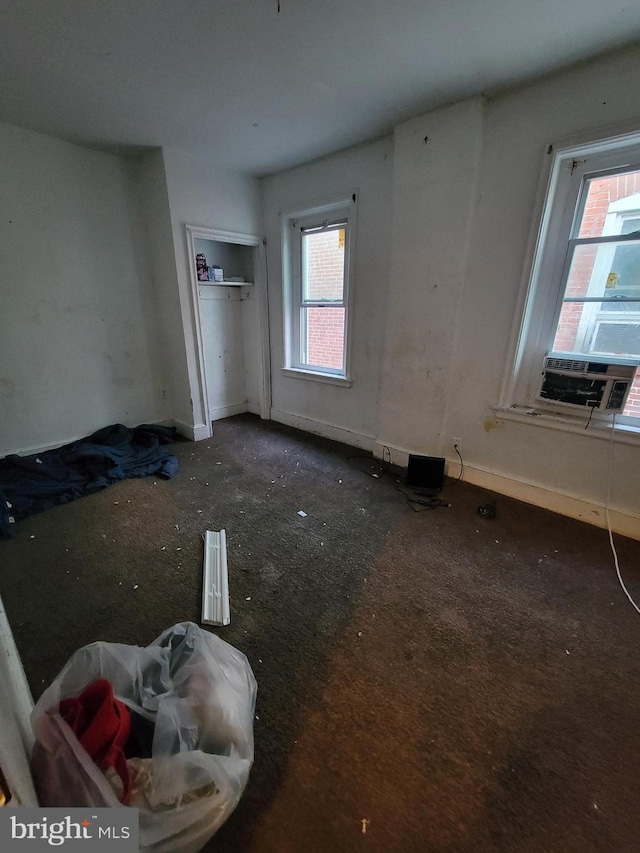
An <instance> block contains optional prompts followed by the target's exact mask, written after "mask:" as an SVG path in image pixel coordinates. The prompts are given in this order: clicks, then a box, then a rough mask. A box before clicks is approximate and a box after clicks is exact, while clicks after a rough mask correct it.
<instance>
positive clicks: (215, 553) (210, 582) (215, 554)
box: [201, 530, 231, 625]
mask: <svg viewBox="0 0 640 853" xmlns="http://www.w3.org/2000/svg"><path fill="white" fill-rule="evenodd" d="M230 621H231V615H230V612H229V575H228V573H227V534H226V533H225V531H224V530H220V531H216V530H207V531H206V533H205V535H204V572H203V578H202V619H201V622H202V624H203V625H228V624H229V622H230Z"/></svg>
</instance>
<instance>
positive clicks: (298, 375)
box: [280, 367, 351, 388]
mask: <svg viewBox="0 0 640 853" xmlns="http://www.w3.org/2000/svg"><path fill="white" fill-rule="evenodd" d="M280 372H281V373H282V375H283V376H288V377H289V378H291V379H311V381H312V382H324V383H325V384H326V385H340V386H341V387H343V388H350V387H351V380H350V379H347V377H346V376H336V375H335V374H334V373H320V372H318V371H316V370H302V369H301V368H298V367H283V368H281V370H280Z"/></svg>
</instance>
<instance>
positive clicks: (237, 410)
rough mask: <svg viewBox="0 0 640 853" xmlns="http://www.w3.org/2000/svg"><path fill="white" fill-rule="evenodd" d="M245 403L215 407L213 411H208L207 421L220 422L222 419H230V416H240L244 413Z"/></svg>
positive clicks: (244, 401)
mask: <svg viewBox="0 0 640 853" xmlns="http://www.w3.org/2000/svg"><path fill="white" fill-rule="evenodd" d="M247 410H248V409H247V401H246V400H243V401H242V403H232V404H231V405H230V406H216V407H215V408H214V409H209V420H210V421H220V420H222V418H230V417H231V416H232V415H241V414H243V412H246V411H247Z"/></svg>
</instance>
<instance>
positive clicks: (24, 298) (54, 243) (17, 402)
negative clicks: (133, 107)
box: [0, 124, 165, 456]
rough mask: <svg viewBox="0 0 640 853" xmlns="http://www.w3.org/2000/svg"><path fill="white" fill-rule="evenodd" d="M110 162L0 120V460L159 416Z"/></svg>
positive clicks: (141, 302)
mask: <svg viewBox="0 0 640 853" xmlns="http://www.w3.org/2000/svg"><path fill="white" fill-rule="evenodd" d="M135 218H136V212H135V210H134V208H133V206H132V203H131V193H130V174H129V171H128V169H127V168H126V167H125V166H124V164H123V161H121V160H120V159H119V158H118V157H115V156H112V155H109V154H103V153H98V152H95V151H88V150H85V149H83V148H79V147H77V146H74V145H70V144H68V143H66V142H62V141H59V140H56V139H52V138H50V137H46V136H42V135H40V134H36V133H32V132H30V131H25V130H21V129H18V128H15V127H12V126H10V125H6V124H0V351H1V359H0V412H1V417H0V456H2V455H4V454H6V453H9V452H20V451H27V450H31V449H41V448H43V447H46V446H53V445H56V444H60V443H63V442H66V441H69V440H71V439H75V438H78V437H81V436H82V435H85V434H87V433H89V432H91V431H93V430H95V429H97V428H98V427H102V426H105V425H106V424H109V423H112V422H116V421H121V422H124V423H127V424H134V423H137V422H141V421H150V420H158V419H162V418H163V417H164V415H165V411H164V405H163V402H162V399H161V393H160V381H159V376H158V371H157V364H156V360H155V359H154V347H153V341H154V339H155V336H156V332H157V329H156V326H155V319H154V317H153V314H152V313H150V310H149V309H150V305H151V303H152V301H153V300H152V294H151V281H150V278H149V276H148V275H147V274H146V270H145V263H144V259H143V257H142V255H141V252H142V247H141V246H140V245H139V244H137V243H136V241H135V239H134V236H133V235H134V234H135V233H137V231H138V229H139V222H136V221H135Z"/></svg>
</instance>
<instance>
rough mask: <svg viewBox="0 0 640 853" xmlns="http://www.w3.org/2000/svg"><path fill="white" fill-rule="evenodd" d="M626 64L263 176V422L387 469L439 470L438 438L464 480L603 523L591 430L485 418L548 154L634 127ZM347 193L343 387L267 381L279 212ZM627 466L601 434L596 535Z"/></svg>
mask: <svg viewBox="0 0 640 853" xmlns="http://www.w3.org/2000/svg"><path fill="white" fill-rule="evenodd" d="M639 60H640V50H639V49H634V50H630V51H627V52H626V53H621V54H617V55H616V56H613V57H609V58H606V59H601V60H598V61H595V62H592V63H588V64H585V65H582V66H580V67H578V68H575V69H573V70H571V71H568V72H564V73H562V74H557V75H554V76H552V77H549V78H546V79H545V80H542V81H539V82H537V83H536V84H533V85H530V86H527V87H525V88H521V89H518V90H517V91H512V92H509V93H505V94H503V95H501V96H499V97H496V98H494V99H492V100H489V101H485V100H483V99H482V98H475V99H470V100H468V101H464V102H461V103H459V104H456V105H453V106H450V107H445V108H442V109H439V110H435V111H433V112H431V113H428V114H426V115H423V116H420V117H419V118H416V119H412V120H411V121H408V122H406V123H403V124H401V125H399V126H398V127H397V128H396V129H395V132H394V138H393V147H392V146H391V143H390V140H384V141H382V142H378V143H374V144H370V145H364V146H360V147H358V148H355V149H352V150H349V151H346V152H343V153H341V154H337V155H335V156H333V157H329V158H326V159H324V160H321V161H318V162H314V163H310V164H307V165H306V166H302V167H299V168H297V169H294V170H291V171H288V172H284V173H282V174H279V175H275V176H272V177H270V178H268V179H266V180H265V181H264V209H265V222H266V227H267V236H268V241H269V246H268V260H269V275H270V293H269V296H270V314H271V347H272V362H273V407H274V409H273V412H274V414H273V417H274V418H276V419H279V420H284V421H286V422H288V423H293V424H295V425H297V426H300V427H302V428H305V429H309V430H312V431H316V432H320V433H321V434H324V435H327V436H329V437H337V438H343V439H345V440H350V441H351V443H353V444H360V445H361V446H367V440H366V439H367V437H369V436H374V437H375V441H374V442H372V446H373V448H374V451H375V452H377V453H378V454H381V453H382V450H383V446H385V445H386V446H388V447H390V448H391V450H392V454H393V459H394V461H397V462H398V463H399V464H403V463H405V464H406V456H407V453H409V452H411V453H420V454H425V455H444V456H446V457H447V458H448V459H449V460H450V462H451V463H452V464H451V466H450V470H451V473H452V474H453V475H456V474H457V473H458V470H459V469H458V467H457V465H455V464H453V463H455V461H456V457H455V454H454V453H453V451H452V448H451V439H452V438H453V437H454V436H455V437H456V438H460V439H462V447H463V455H464V459H465V466H466V468H465V471H466V479H468V480H470V481H472V482H475V483H477V484H479V485H483V486H485V487H486V488H488V489H492V490H495V491H502V492H504V493H506V494H511V495H513V496H515V497H518V498H521V499H523V500H527V501H531V502H533V503H538V504H540V505H542V506H546V507H549V508H550V509H553V510H556V511H559V512H564V513H566V514H569V515H572V516H574V517H578V518H584V519H585V520H588V521H592V522H594V523H596V524H600V525H603V524H604V523H605V514H604V510H603V504H604V502H605V499H606V482H607V473H608V460H609V445H608V444H607V442H606V437H607V436H606V432H605V431H604V430H601V431H600V433H598V432H597V430H594V429H593V427H592V428H590V430H589V431H588V432H585V430H584V429H583V428H581V427H578V428H576V429H574V431H573V432H563V431H559V430H558V429H550V428H549V426H548V424H547V425H542V424H541V423H540V422H537V421H536V420H535V419H534V418H529V419H526V418H525V420H524V422H517V421H515V420H511V419H509V418H507V417H504V416H503V414H502V413H501V412H499V411H497V410H496V407H497V405H498V403H499V400H500V390H501V384H502V381H503V376H504V374H505V370H506V369H507V367H508V365H509V363H510V360H511V358H512V349H511V348H510V338H511V337H512V329H513V327H514V323H516V322H517V320H518V318H519V316H520V313H521V311H522V305H523V298H524V290H523V288H524V287H525V286H526V274H527V272H528V270H527V264H528V263H529V260H528V258H529V259H530V255H529V254H528V249H529V246H530V242H531V235H532V233H533V234H535V229H536V227H537V223H538V221H539V218H540V214H541V198H540V193H539V191H538V187H539V184H540V176H541V170H542V167H543V162H544V159H545V156H546V151H547V148H548V145H549V143H550V142H552V141H554V140H555V141H558V140H559V139H561V138H566V137H567V136H570V135H572V134H576V133H578V132H583V131H584V132H592V133H593V135H594V136H597V135H601V131H605V132H606V129H607V128H609V129H611V131H612V132H616V131H620V130H630V129H633V128H635V129H638V128H640V106H639V104H638V100H637V97H636V94H635V93H636V92H637V90H638V88H639V87H640V61H639ZM621 81H624V84H623V85H622V84H621ZM425 137H426V138H427V139H426V141H425ZM392 166H393V170H392V171H391V167H392ZM357 186H359V188H360V204H359V211H358V234H357V260H356V283H355V286H356V294H357V300H356V307H355V321H356V327H355V330H354V336H353V345H354V371H353V374H354V382H353V387H352V388H350V389H343V388H336V387H333V386H324V385H321V384H319V383H315V382H310V381H305V380H301V379H290V378H288V377H284V376H282V375H281V374H280V372H279V367H281V366H282V364H283V363H284V361H283V329H282V264H281V257H280V246H281V239H280V213H281V212H284V213H286V212H287V211H290V210H295V209H299V208H301V207H304V206H305V205H307V204H308V205H312V204H313V203H314V202H315V201H317V200H320V199H322V198H323V197H327V196H331V195H335V194H337V193H340V192H343V193H348V192H349V191H350V190H351V189H352V188H353V187H357ZM392 208H393V222H392V223H391V220H390V218H389V215H390V212H391V209H392ZM383 339H384V346H383V344H382V341H383ZM336 428H337V429H336ZM639 462H640V446H639V445H638V444H632V443H625V442H624V441H618V440H616V442H615V445H614V451H613V480H612V482H613V486H612V490H611V495H610V505H611V507H612V510H613V511H612V523H613V526H614V529H617V530H620V531H621V532H625V533H627V534H630V535H635V536H638V537H640V516H639V509H638V508H639V507H640V478H638V476H637V471H638V470H639Z"/></svg>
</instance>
